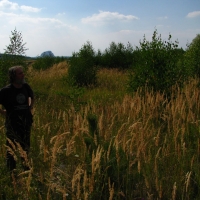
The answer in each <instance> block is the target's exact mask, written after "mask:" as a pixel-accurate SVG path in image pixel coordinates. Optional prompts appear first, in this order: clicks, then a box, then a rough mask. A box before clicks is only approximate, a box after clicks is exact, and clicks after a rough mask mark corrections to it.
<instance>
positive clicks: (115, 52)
mask: <svg viewBox="0 0 200 200" xmlns="http://www.w3.org/2000/svg"><path fill="white" fill-rule="evenodd" d="M132 54H133V47H132V45H131V44H130V43H128V44H127V46H126V47H125V45H124V44H122V43H118V44H116V43H115V42H112V43H111V44H110V46H109V48H107V49H105V52H104V53H103V54H102V60H103V61H102V65H103V66H105V67H109V68H118V69H128V68H129V67H130V66H131V64H132Z"/></svg>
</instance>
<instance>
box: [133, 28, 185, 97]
mask: <svg viewBox="0 0 200 200" xmlns="http://www.w3.org/2000/svg"><path fill="white" fill-rule="evenodd" d="M171 38H172V36H171V35H170V34H169V38H168V41H162V39H161V35H158V32H157V30H155V31H154V33H153V36H152V41H150V42H149V41H147V40H146V37H145V36H144V38H143V41H140V46H139V47H136V50H135V52H134V54H135V55H137V57H136V56H134V64H133V70H132V72H131V73H130V77H129V88H130V89H131V91H136V90H137V89H138V88H139V87H140V88H144V87H147V88H148V89H153V91H159V92H165V93H166V95H168V96H169V95H170V91H171V90H170V89H171V87H172V86H173V85H175V84H177V85H178V86H180V85H182V84H183V82H184V81H185V79H186V77H187V75H186V70H185V68H184V67H183V66H182V65H180V64H178V61H179V59H180V58H181V56H182V55H183V52H184V51H183V50H180V49H178V41H175V42H172V41H171ZM180 52H182V53H180Z"/></svg>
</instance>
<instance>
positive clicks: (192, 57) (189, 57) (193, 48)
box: [185, 34, 200, 78]
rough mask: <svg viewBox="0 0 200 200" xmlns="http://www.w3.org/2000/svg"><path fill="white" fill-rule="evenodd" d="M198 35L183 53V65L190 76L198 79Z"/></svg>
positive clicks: (199, 75)
mask: <svg viewBox="0 0 200 200" xmlns="http://www.w3.org/2000/svg"><path fill="white" fill-rule="evenodd" d="M199 56H200V34H198V35H197V36H196V37H195V38H194V39H193V40H192V42H191V43H190V44H189V45H188V49H187V50H186V53H185V65H186V67H187V68H188V69H191V70H190V75H191V76H197V77H198V78H200V59H199Z"/></svg>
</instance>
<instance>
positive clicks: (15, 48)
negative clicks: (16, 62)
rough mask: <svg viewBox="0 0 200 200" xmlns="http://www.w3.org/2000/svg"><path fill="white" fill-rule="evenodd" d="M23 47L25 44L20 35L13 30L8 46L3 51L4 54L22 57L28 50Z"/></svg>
mask: <svg viewBox="0 0 200 200" xmlns="http://www.w3.org/2000/svg"><path fill="white" fill-rule="evenodd" d="M25 45H26V43H23V38H22V33H21V32H20V31H17V29H16V28H15V29H14V31H11V37H10V44H9V45H8V46H6V49H4V50H5V53H6V54H11V55H20V56H22V55H24V54H25V52H26V50H28V49H27V48H26V47H25Z"/></svg>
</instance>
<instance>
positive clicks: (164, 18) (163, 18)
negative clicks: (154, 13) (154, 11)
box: [158, 16, 168, 20]
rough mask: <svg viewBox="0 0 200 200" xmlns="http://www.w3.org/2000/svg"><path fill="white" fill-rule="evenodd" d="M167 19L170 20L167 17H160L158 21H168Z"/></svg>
mask: <svg viewBox="0 0 200 200" xmlns="http://www.w3.org/2000/svg"><path fill="white" fill-rule="evenodd" d="M166 19H168V17H167V16H164V17H158V20H166Z"/></svg>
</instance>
